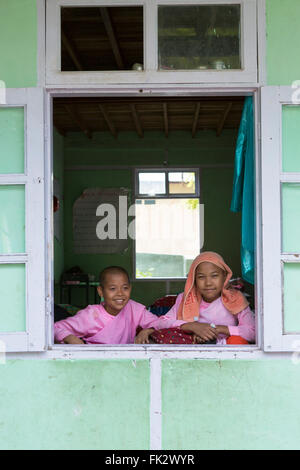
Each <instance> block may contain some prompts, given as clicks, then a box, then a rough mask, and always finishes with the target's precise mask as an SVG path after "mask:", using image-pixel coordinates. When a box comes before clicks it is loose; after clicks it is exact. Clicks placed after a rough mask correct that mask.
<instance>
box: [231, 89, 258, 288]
mask: <svg viewBox="0 0 300 470" xmlns="http://www.w3.org/2000/svg"><path fill="white" fill-rule="evenodd" d="M254 162H255V159H254V119H253V99H252V97H250V96H249V97H248V96H247V97H246V98H245V103H244V109H243V113H242V118H241V123H240V127H239V133H238V138H237V143H236V150H235V168H234V179H233V191H232V200H231V206H230V210H231V211H233V212H240V211H241V212H242V236H241V265H242V266H241V268H242V276H243V278H244V279H245V280H246V281H247V282H250V283H251V284H254V278H255V233H256V230H255V197H254V196H255V185H254V174H255V172H254Z"/></svg>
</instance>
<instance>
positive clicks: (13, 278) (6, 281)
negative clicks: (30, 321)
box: [0, 264, 26, 333]
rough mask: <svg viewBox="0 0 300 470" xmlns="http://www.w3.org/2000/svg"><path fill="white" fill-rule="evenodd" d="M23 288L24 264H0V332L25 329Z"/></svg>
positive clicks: (24, 282) (24, 277)
mask: <svg viewBox="0 0 300 470" xmlns="http://www.w3.org/2000/svg"><path fill="white" fill-rule="evenodd" d="M25 289H26V273H25V265H23V264H0V299H1V313H0V332H5V333H10V332H18V331H25V330H26V299H25V292H26V291H25Z"/></svg>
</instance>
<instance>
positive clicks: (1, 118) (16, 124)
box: [0, 103, 24, 174]
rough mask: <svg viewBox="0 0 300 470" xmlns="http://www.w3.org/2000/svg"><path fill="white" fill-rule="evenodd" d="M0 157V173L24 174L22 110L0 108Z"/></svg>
mask: <svg viewBox="0 0 300 470" xmlns="http://www.w3.org/2000/svg"><path fill="white" fill-rule="evenodd" d="M0 104H1V103H0ZM0 155H1V159H0V173H3V174H7V173H24V108H0Z"/></svg>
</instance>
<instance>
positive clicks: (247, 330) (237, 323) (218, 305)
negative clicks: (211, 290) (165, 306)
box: [160, 293, 255, 344]
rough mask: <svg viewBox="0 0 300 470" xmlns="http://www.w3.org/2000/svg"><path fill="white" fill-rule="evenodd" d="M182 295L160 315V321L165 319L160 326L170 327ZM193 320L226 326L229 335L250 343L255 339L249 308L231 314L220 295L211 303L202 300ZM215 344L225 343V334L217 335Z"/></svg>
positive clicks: (251, 314) (175, 317) (175, 316)
mask: <svg viewBox="0 0 300 470" xmlns="http://www.w3.org/2000/svg"><path fill="white" fill-rule="evenodd" d="M182 297H183V293H182V294H179V295H178V297H177V299H176V303H175V304H174V305H173V307H172V308H171V310H169V311H168V312H167V313H166V315H164V316H163V317H160V318H161V322H164V321H166V326H162V327H161V328H170V325H167V324H168V323H172V321H174V320H175V319H177V314H178V310H179V305H180V303H181V300H182ZM194 321H199V322H200V323H209V324H210V323H214V324H215V325H224V326H228V329H229V333H230V335H231V336H233V335H234V336H241V337H242V338H244V339H245V340H246V341H249V342H250V343H251V342H254V341H255V320H254V316H253V313H252V312H251V310H250V308H249V307H247V308H245V309H244V310H242V311H241V312H240V313H238V314H232V313H230V312H229V311H228V310H227V309H226V308H225V307H224V305H223V302H222V299H221V297H219V298H218V299H216V300H214V301H213V302H211V303H208V302H205V301H204V300H202V301H201V303H200V308H199V312H195V317H194ZM183 323H184V322H183ZM185 323H186V322H185ZM217 344H226V336H225V335H219V336H218V338H217Z"/></svg>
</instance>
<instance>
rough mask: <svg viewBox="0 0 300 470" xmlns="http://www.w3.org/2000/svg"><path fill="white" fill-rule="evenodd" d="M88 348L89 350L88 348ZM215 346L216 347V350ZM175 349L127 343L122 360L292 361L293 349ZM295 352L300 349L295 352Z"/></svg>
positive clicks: (33, 355) (101, 355)
mask: <svg viewBox="0 0 300 470" xmlns="http://www.w3.org/2000/svg"><path fill="white" fill-rule="evenodd" d="M85 347H86V349H84V348H85ZM213 348H214V349H213ZM119 349H120V348H117V349H116V348H115V347H114V346H112V347H110V348H109V347H106V349H105V348H101V349H99V350H91V349H89V348H88V347H87V345H86V346H83V347H82V349H81V350H80V349H78V347H76V346H75V345H72V346H71V345H69V346H66V345H61V347H59V346H57V347H54V348H53V349H52V350H48V351H44V352H27V353H22V352H21V353H10V354H8V355H7V359H8V360H15V359H19V360H20V359H21V360H33V359H34V360H47V361H49V360H58V359H60V360H71V361H73V360H82V359H83V360H114V359H120V350H119ZM173 349H174V350H172V348H171V347H170V345H168V346H167V348H166V349H164V350H163V349H162V348H161V347H159V345H147V346H145V345H140V346H139V347H134V345H133V347H132V348H131V347H130V345H124V348H123V351H122V359H125V360H151V359H152V358H160V359H161V360H165V359H166V360H170V359H171V360H172V359H180V360H204V361H207V360H217V361H223V360H224V361H225V360H241V361H243V360H255V361H257V360H279V359H280V360H281V359H282V360H291V358H292V356H291V352H292V351H290V352H282V351H281V352H273V353H272V354H270V353H267V352H264V351H261V350H259V349H258V348H255V347H253V348H252V349H250V348H249V347H247V348H246V349H241V348H240V347H237V346H236V348H235V349H234V348H233V347H230V348H229V349H227V347H226V349H225V348H223V349H219V348H216V347H212V348H210V350H209V349H208V347H206V349H205V350H204V349H203V348H201V350H196V349H195V350H191V349H190V347H189V346H183V347H182V348H176V349H175V348H173ZM293 352H298V351H294V350H293Z"/></svg>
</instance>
